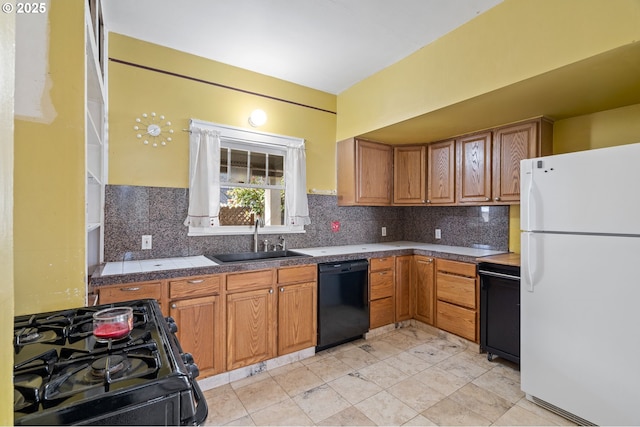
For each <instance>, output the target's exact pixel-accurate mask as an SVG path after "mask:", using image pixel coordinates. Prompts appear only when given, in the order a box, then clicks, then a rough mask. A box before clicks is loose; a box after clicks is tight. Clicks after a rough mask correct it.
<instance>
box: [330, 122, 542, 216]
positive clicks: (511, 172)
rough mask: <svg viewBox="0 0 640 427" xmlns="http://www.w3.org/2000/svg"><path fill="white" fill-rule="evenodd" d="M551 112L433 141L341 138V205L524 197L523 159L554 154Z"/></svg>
mask: <svg viewBox="0 0 640 427" xmlns="http://www.w3.org/2000/svg"><path fill="white" fill-rule="evenodd" d="M552 145H553V122H551V121H550V120H549V119H546V118H538V119H534V120H527V121H525V122H520V123H515V124H511V125H507V126H502V127H499V128H495V129H490V130H486V131H483V132H475V133H471V134H467V135H462V136H459V137H457V138H455V139H450V140H446V141H438V142H432V143H428V144H415V145H398V146H391V145H386V144H382V143H378V142H371V141H365V140H359V139H357V138H352V139H348V140H344V141H340V142H338V145H337V153H336V154H337V166H338V205H340V206H354V205H364V206H387V205H390V204H391V201H393V205H396V206H430V205H444V206H463V205H510V204H517V203H520V161H521V160H524V159H529V158H532V157H540V156H547V155H550V154H552V149H553V147H552Z"/></svg>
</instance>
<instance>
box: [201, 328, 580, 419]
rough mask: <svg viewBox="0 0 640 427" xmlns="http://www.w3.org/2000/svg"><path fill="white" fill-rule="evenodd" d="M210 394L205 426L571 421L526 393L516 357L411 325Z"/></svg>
mask: <svg viewBox="0 0 640 427" xmlns="http://www.w3.org/2000/svg"><path fill="white" fill-rule="evenodd" d="M205 395H206V397H207V403H208V406H209V417H208V418H207V421H206V425H256V426H266V425H296V426H301V425H319V426H321V425H343V426H364V425H414V426H417V425H574V424H572V423H571V422H570V421H567V420H565V419H564V418H561V417H559V416H557V415H555V414H553V413H551V412H549V411H547V410H545V409H543V408H540V407H538V406H537V405H535V404H533V403H531V402H529V401H528V400H526V398H525V397H524V394H523V393H522V392H521V391H520V373H519V371H518V370H517V366H516V365H513V364H511V363H510V362H508V361H504V360H502V359H499V358H496V359H495V360H494V361H493V362H489V361H488V360H487V358H486V354H479V353H478V348H477V346H476V345H473V344H471V343H468V342H466V341H464V340H460V339H456V338H455V337H451V336H448V335H447V334H443V333H438V332H437V330H424V329H422V328H416V327H413V326H410V327H406V328H401V329H396V330H393V331H391V332H387V333H385V334H382V335H379V336H376V337H373V338H370V339H367V340H358V341H354V342H351V343H347V344H344V345H341V346H339V347H334V348H331V349H329V350H325V351H322V352H320V353H317V354H316V355H315V356H313V357H310V358H307V359H304V360H301V361H299V362H295V363H292V364H289V365H286V366H283V367H280V368H276V369H273V370H270V371H266V372H262V373H260V374H257V375H254V376H252V377H249V378H245V379H242V380H238V381H235V382H232V383H230V384H226V385H223V386H220V387H217V388H214V389H211V390H208V391H205Z"/></svg>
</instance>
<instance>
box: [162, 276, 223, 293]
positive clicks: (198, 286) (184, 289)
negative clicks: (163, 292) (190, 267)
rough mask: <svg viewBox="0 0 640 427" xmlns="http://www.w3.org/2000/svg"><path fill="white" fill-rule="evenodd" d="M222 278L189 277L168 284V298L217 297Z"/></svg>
mask: <svg viewBox="0 0 640 427" xmlns="http://www.w3.org/2000/svg"><path fill="white" fill-rule="evenodd" d="M221 285H222V276H217V275H216V276H202V277H189V278H186V279H182V280H172V281H170V282H169V298H171V299H174V298H185V297H188V298H191V297H197V296H208V295H219V294H220V289H221Z"/></svg>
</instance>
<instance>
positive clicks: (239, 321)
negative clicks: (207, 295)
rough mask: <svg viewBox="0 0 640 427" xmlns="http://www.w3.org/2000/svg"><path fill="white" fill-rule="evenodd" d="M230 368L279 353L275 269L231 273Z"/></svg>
mask: <svg viewBox="0 0 640 427" xmlns="http://www.w3.org/2000/svg"><path fill="white" fill-rule="evenodd" d="M226 320H227V325H226V326H227V328H226V334H227V369H228V370H233V369H237V368H240V367H243V366H247V365H251V364H253V363H258V362H262V361H264V360H267V359H271V358H273V357H275V355H276V297H275V295H274V271H273V270H257V271H249V272H240V273H231V274H229V275H228V276H227V298H226Z"/></svg>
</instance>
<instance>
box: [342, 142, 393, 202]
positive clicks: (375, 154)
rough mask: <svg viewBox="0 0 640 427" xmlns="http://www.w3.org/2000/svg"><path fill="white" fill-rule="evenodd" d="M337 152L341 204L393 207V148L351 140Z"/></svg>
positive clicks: (344, 143) (343, 144) (343, 143)
mask: <svg viewBox="0 0 640 427" xmlns="http://www.w3.org/2000/svg"><path fill="white" fill-rule="evenodd" d="M336 149H337V151H336V159H337V173H338V205H339V206H357V205H363V206H388V205H391V187H392V179H393V177H392V173H393V172H392V171H393V148H392V147H391V146H389V145H385V144H380V143H377V142H372V141H366V140H362V139H356V138H350V139H346V140H344V141H339V142H338V144H337V147H336Z"/></svg>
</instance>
